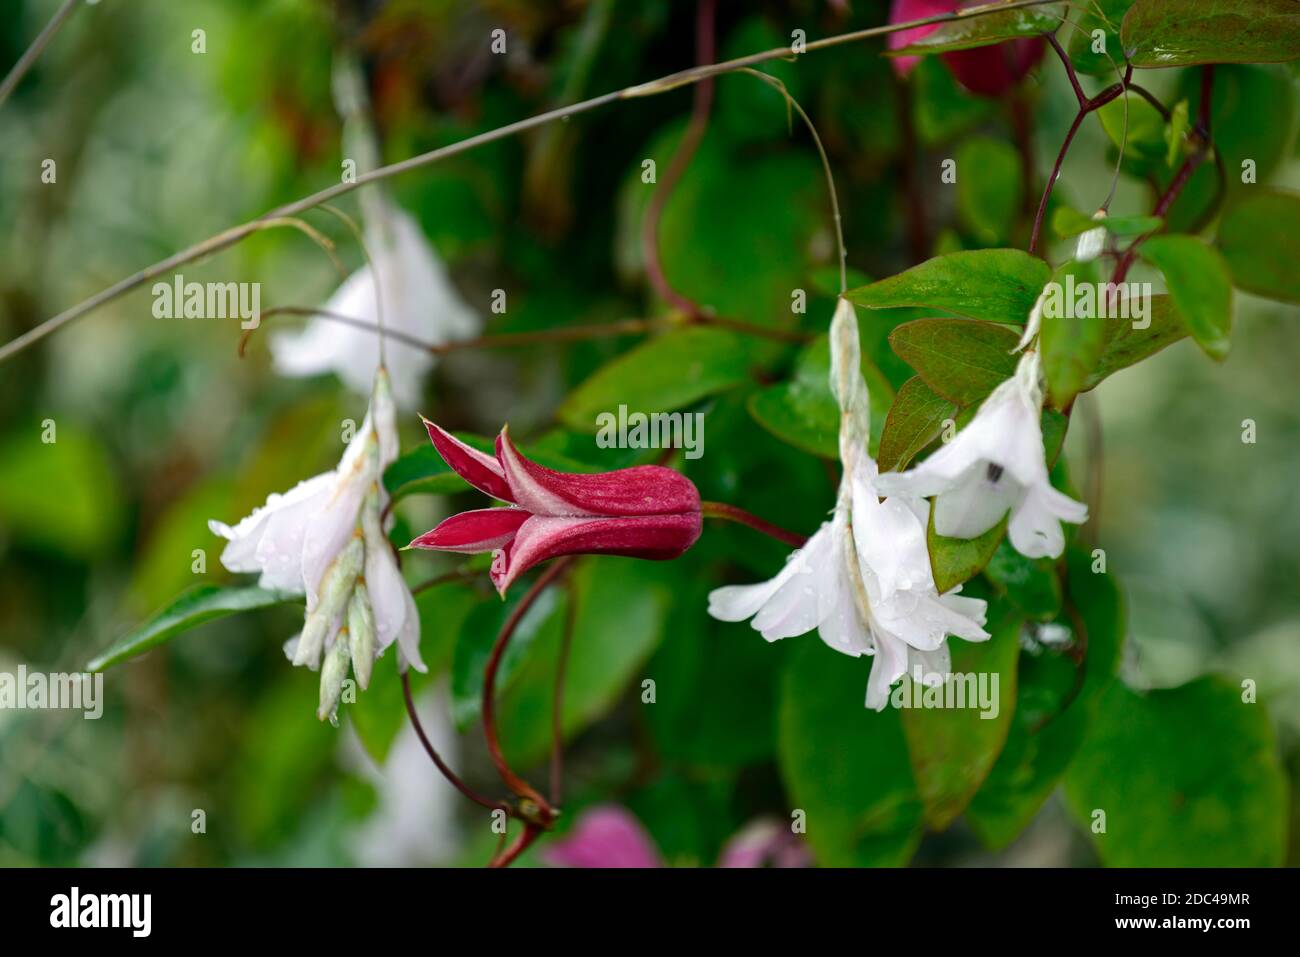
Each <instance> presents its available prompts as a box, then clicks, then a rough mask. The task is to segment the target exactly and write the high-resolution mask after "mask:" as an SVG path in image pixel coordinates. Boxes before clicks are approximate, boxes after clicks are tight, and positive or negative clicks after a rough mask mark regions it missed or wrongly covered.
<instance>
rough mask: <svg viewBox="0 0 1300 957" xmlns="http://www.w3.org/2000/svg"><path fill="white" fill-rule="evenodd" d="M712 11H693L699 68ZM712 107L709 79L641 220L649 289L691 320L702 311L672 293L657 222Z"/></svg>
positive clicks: (706, 2) (708, 52)
mask: <svg viewBox="0 0 1300 957" xmlns="http://www.w3.org/2000/svg"><path fill="white" fill-rule="evenodd" d="M713 7H714V0H700V3H699V6H698V7H697V8H696V16H695V51H696V62H697V64H699V65H706V64H709V63H712V62H713V56H714V37H713ZM712 106H713V79H712V78H711V77H710V78H708V79H705V80H701V81H700V82H699V83H697V84H696V85H695V99H694V106H693V107H692V109H691V119H690V122H689V123H688V124H687V125H686V132H685V133H683V134H682V139H681V142H680V143H678V144H677V150H676V152H674V153H673V158H672V160H671V161H669V164H668V169H667V170H665V171H664V176H663V179H662V180H661V181H660V182H659V185H658V186H657V187H656V188H655V191H654V194H653V195H652V196H651V197H650V203H649V205H647V207H646V212H645V219H644V220H642V222H641V250H642V256H643V257H644V259H645V270H646V276H647V278H649V280H650V285H652V286H653V287H654V289H655V292H656V293H658V294H659V297H660V298H662V299H663V300H665V301H666V302H668V303H669V304H671V305H672V306H674V307H675V308H677V309H679V310H680V311H681V312H683V313H685V314H686V315H688V316H691V317H695V316H699V315H702V314H703V312H704V310H703V309H702V308H701V307H700V305H699V304H698V303H696V302H694V301H693V300H691V299H690V298H688V297H687V296H685V295H683V294H682V293H680V292H678V291H677V290H676V289H674V288H673V287H672V284H671V283H670V282H669V281H668V276H667V275H666V274H665V273H664V267H663V262H662V260H661V259H660V258H659V220H660V219H661V218H662V216H663V211H664V206H665V205H666V204H667V202H668V197H669V196H671V195H672V192H673V189H674V188H675V187H676V185H677V182H678V180H680V179H681V178H682V174H684V173H685V172H686V167H687V166H688V165H690V162H691V159H692V157H694V156H695V151H696V150H697V149H699V146H700V141H701V140H703V139H704V133H705V131H706V130H707V129H708V127H709V111H710V109H711V108H712Z"/></svg>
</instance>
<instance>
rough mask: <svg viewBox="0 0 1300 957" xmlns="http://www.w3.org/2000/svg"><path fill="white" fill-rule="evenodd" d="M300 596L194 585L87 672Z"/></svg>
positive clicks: (98, 657) (93, 661)
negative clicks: (201, 627) (199, 628)
mask: <svg viewBox="0 0 1300 957" xmlns="http://www.w3.org/2000/svg"><path fill="white" fill-rule="evenodd" d="M301 598H302V596H301V595H293V594H288V593H285V592H275V591H267V590H266V589H264V588H258V587H257V586H255V585H246V586H242V587H236V588H230V587H224V586H221V585H195V586H194V587H193V588H191V589H189V590H188V591H185V592H183V593H182V594H181V595H179V596H178V597H177V598H176V600H175V601H173V602H172V603H171V604H170V605H168V606H167V607H166V608H164V609H163V610H162V611H160V612H158V614H156V615H154V616H153V618H151V619H149V621H147V622H145V624H143V625H141V626H140V627H139V628H137V629H136V630H135V631H132V632H131V633H130V634H128V635H126V636H124V637H123V638H121V639H119V640H118V641H116V642H115V643H114V644H113V645H112V647H110V648H109V649H108V650H107V651H104V652H101V653H100V654H98V655H96V656H95V657H94V658H93V659H91V661H90V663H89V664H88V665H86V670H87V671H103V670H104V669H105V668H111V667H112V666H113V665H117V664H121V663H122V662H123V661H128V660H130V659H131V658H134V657H136V656H137V655H142V654H144V653H145V652H146V651H148V650H149V649H151V648H156V647H157V646H158V645H161V644H162V643H163V642H164V641H167V640H169V639H171V638H174V637H176V636H177V635H179V634H180V633H181V632H184V631H189V630H190V629H191V628H194V627H197V626H198V625H201V624H203V623H204V622H205V621H212V620H213V619H214V618H225V617H226V616H227V615H235V614H238V613H239V612H241V611H253V610H255V609H258V608H269V607H270V606H272V605H278V604H281V603H282V602H287V601H300V600H301Z"/></svg>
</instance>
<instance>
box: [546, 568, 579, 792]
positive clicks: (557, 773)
mask: <svg viewBox="0 0 1300 957" xmlns="http://www.w3.org/2000/svg"><path fill="white" fill-rule="evenodd" d="M577 615H578V602H577V595H576V594H575V592H574V589H573V587H572V583H570V585H569V588H568V595H567V596H566V605H565V609H564V635H563V636H562V637H561V639H560V654H559V657H558V658H557V659H556V662H555V694H554V695H553V697H552V698H551V804H553V805H556V806H558V805H559V804H560V802H561V801H562V800H563V794H564V673H565V671H566V670H567V669H568V664H569V649H570V648H571V647H572V646H573V626H574V624H575V623H576V621H577Z"/></svg>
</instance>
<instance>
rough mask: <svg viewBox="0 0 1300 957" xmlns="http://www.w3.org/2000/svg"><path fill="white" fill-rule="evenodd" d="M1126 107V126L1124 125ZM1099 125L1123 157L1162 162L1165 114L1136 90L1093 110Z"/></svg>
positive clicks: (1164, 149) (1165, 138)
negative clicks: (1122, 152) (1120, 150)
mask: <svg viewBox="0 0 1300 957" xmlns="http://www.w3.org/2000/svg"><path fill="white" fill-rule="evenodd" d="M1126 110H1127V116H1128V126H1127V127H1125V125H1124V124H1125V111H1126ZM1097 117H1098V119H1100V120H1101V127H1102V129H1104V130H1105V131H1106V135H1107V136H1108V137H1110V141H1111V142H1112V143H1114V144H1115V147H1116V149H1122V150H1123V151H1124V156H1125V158H1126V159H1128V158H1131V157H1136V158H1137V159H1138V160H1139V161H1141V160H1148V161H1152V162H1154V161H1156V160H1159V161H1160V162H1161V163H1163V162H1164V159H1165V155H1166V154H1167V153H1168V151H1169V144H1168V140H1167V134H1166V125H1165V118H1164V117H1163V116H1161V115H1160V111H1159V110H1157V109H1156V108H1155V107H1154V106H1152V105H1151V104H1150V103H1148V102H1147V101H1146V100H1145V99H1143V98H1142V97H1141V96H1138V95H1137V94H1136V93H1132V94H1128V95H1126V96H1117V97H1115V99H1113V100H1111V101H1110V102H1109V103H1106V104H1105V105H1103V106H1102V107H1101V108H1099V109H1098V110H1097Z"/></svg>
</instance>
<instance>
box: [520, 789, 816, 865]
mask: <svg viewBox="0 0 1300 957" xmlns="http://www.w3.org/2000/svg"><path fill="white" fill-rule="evenodd" d="M541 857H542V860H543V861H545V862H546V863H547V864H550V865H552V866H554V867H663V866H664V860H663V857H662V855H661V854H660V853H659V848H658V847H657V846H656V845H655V842H654V839H653V838H652V837H651V836H650V835H649V834H648V833H647V832H646V829H645V828H644V827H643V826H642V825H641V822H640V821H638V820H637V819H636V817H634V816H633V814H632V812H631V811H629V810H627V809H626V808H624V807H621V806H619V805H617V804H601V805H597V806H596V807H593V808H589V809H587V810H585V811H583V812H582V814H580V815H579V816H578V820H577V821H576V822H575V823H574V825H573V830H571V831H569V833H568V834H566V835H565V836H564V837H562V838H559V839H558V840H556V841H553V842H552V843H550V844H548V845H547V846H546V847H545V848H543V850H542V852H541ZM718 866H719V867H811V866H812V855H811V854H810V853H809V852H808V847H807V845H806V844H804V842H803V841H802V840H801V839H800V838H799V836H798V835H796V834H794V833H793V832H792V831H791V830H790V829H789V827H787V826H783V825H782V824H781V823H780V822H778V821H776V820H774V819H769V818H760V819H758V820H756V821H752V822H750V824H748V825H747V826H746V827H744V828H742V829H741V830H740V831H739V832H738V833H737V834H736V835H735V836H734V837H732V838H731V840H729V841H728V842H727V845H726V847H724V848H723V849H722V855H721V857H719V859H718Z"/></svg>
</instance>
